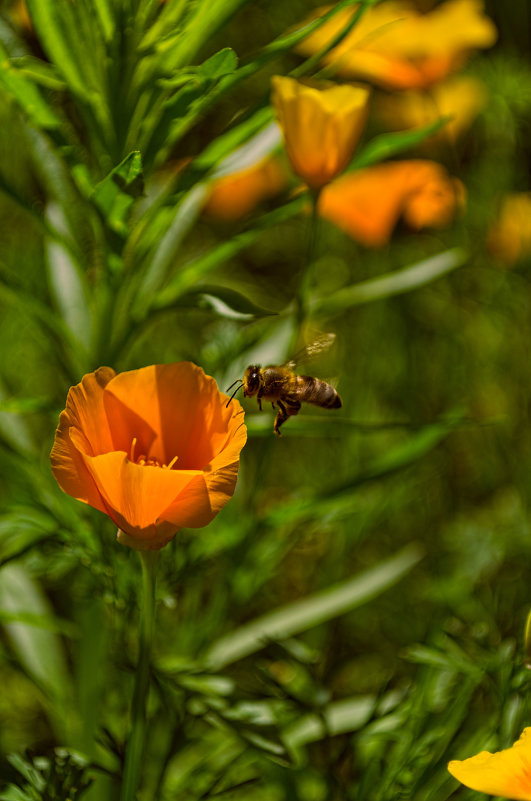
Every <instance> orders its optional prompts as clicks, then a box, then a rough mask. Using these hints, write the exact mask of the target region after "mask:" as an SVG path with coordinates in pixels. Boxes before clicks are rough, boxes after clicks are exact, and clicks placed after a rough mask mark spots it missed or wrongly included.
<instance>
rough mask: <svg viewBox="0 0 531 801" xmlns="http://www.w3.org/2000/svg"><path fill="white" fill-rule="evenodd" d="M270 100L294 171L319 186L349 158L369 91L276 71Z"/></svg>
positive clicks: (365, 107) (344, 165) (342, 166)
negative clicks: (304, 80)
mask: <svg viewBox="0 0 531 801" xmlns="http://www.w3.org/2000/svg"><path fill="white" fill-rule="evenodd" d="M272 86H273V91H272V96H271V100H272V103H273V106H274V108H275V111H276V114H277V117H278V121H279V124H280V127H281V129H282V134H283V136H284V143H285V147H286V152H287V154H288V158H289V160H290V162H291V166H292V167H293V170H294V172H295V173H296V174H297V175H298V176H299V177H300V178H302V180H303V181H304V182H305V183H306V184H308V186H309V187H311V188H312V189H321V188H322V187H323V186H324V185H325V184H327V183H329V182H330V181H331V180H332V179H333V178H335V177H336V176H337V175H339V174H340V173H341V172H342V171H343V170H344V169H345V167H346V166H347V165H348V163H349V161H350V160H351V158H352V155H353V153H354V150H355V148H356V145H357V144H358V141H359V139H360V136H361V133H362V131H363V128H364V126H365V121H366V119H367V112H368V103H369V95H370V92H369V90H368V89H366V88H364V87H359V86H335V85H333V84H315V85H313V84H312V85H309V84H306V83H302V82H300V81H297V80H295V79H293V78H286V77H281V76H279V75H276V76H274V77H273V79H272Z"/></svg>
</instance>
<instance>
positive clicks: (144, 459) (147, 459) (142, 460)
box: [129, 437, 179, 470]
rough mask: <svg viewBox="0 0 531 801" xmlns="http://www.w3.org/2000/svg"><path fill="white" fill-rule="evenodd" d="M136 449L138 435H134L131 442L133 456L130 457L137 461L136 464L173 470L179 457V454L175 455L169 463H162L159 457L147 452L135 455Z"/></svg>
mask: <svg viewBox="0 0 531 801" xmlns="http://www.w3.org/2000/svg"><path fill="white" fill-rule="evenodd" d="M135 450H136V437H133V441H132V442H131V456H130V457H129V458H130V460H131V461H132V462H135V464H141V465H147V466H148V467H162V468H163V469H164V470H171V469H172V467H173V465H174V464H175V462H176V461H177V459H178V458H179V457H178V456H174V457H173V459H172V460H171V462H170V463H169V464H161V463H160V462H159V460H158V459H154V458H153V457H152V456H147V455H146V454H145V453H141V454H140V455H139V456H135Z"/></svg>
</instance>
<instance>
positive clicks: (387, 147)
mask: <svg viewBox="0 0 531 801" xmlns="http://www.w3.org/2000/svg"><path fill="white" fill-rule="evenodd" d="M451 119H452V118H451V117H450V116H446V117H441V118H440V119H438V120H436V121H435V122H430V124H429V125H425V126H423V127H422V128H414V129H412V130H409V131H399V132H398V133H385V134H380V136H375V137H374V139H371V141H370V142H368V143H367V145H365V147H364V148H363V149H362V150H361V151H360V152H359V153H357V154H356V155H355V157H354V159H353V160H352V162H351V163H350V164H349V166H348V167H347V170H346V171H347V172H349V171H350V170H359V169H361V168H362V167H369V166H370V165H371V164H376V163H377V162H379V161H384V159H388V158H391V157H392V156H396V155H398V154H399V153H403V152H404V151H405V150H411V149H413V148H415V147H417V145H420V144H421V143H422V142H424V140H425V139H429V137H430V136H433V134H435V133H437V131H440V129H441V128H443V127H444V126H445V125H446V123H447V122H448V121H449V120H451Z"/></svg>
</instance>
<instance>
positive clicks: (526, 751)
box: [448, 728, 531, 801]
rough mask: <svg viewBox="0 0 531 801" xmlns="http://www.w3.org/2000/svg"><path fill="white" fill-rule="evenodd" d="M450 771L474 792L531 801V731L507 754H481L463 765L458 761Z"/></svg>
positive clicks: (452, 763) (451, 764)
mask: <svg viewBox="0 0 531 801" xmlns="http://www.w3.org/2000/svg"><path fill="white" fill-rule="evenodd" d="M448 770H449V771H450V773H451V774H452V776H455V778H456V779H457V780H458V781H460V782H462V783H463V784H464V785H466V786H467V787H470V788H471V789H472V790H479V792H481V793H489V794H490V795H499V796H502V797H503V798H510V799H513V801H531V728H527V729H524V731H523V732H522V734H521V735H520V739H519V740H517V742H516V743H514V744H513V745H512V746H511V747H510V748H506V749H505V751H497V752H496V753H495V754H491V753H490V752H489V751H481V753H479V754H476V756H473V757H470V759H464V760H463V761H460V760H454V761H453V762H450V763H449V764H448Z"/></svg>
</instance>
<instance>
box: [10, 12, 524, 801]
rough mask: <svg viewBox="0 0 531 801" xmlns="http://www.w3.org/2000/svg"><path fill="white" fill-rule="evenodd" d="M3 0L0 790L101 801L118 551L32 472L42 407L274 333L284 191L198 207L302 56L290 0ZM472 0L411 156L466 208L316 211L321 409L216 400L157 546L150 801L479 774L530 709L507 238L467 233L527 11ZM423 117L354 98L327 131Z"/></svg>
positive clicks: (294, 241)
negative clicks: (247, 203) (479, 97)
mask: <svg viewBox="0 0 531 801" xmlns="http://www.w3.org/2000/svg"><path fill="white" fill-rule="evenodd" d="M338 5H348V3H345V2H343V3H341V4H338ZM28 6H29V9H30V13H31V15H32V17H33V22H34V28H33V30H27V29H24V28H22V27H20V25H17V24H16V23H15V24H14V23H13V16H12V11H13V8H12V5H11V3H9V2H4V3H3V4H2V7H1V10H2V16H1V17H0V50H1V51H2V52H1V54H0V62H1V64H0V121H1V122H0V190H1V191H0V228H1V238H0V310H1V316H0V342H1V354H2V358H1V364H0V482H1V483H0V505H1V516H0V624H1V634H0V684H1V687H2V692H1V694H0V779H1V780H2V782H3V783H4V784H5V785H6V789H4V790H3V792H2V791H1V790H0V798H5V799H12V801H13V800H14V801H16V800H17V799H18V801H21V800H23V799H52V798H57V799H64V800H65V801H66V799H67V798H70V799H74V798H77V797H79V795H76V793H78V794H80V793H81V792H84V783H86V784H88V783H89V781H90V780H91V779H92V780H93V783H92V785H91V786H90V787H89V789H88V790H87V791H86V793H85V795H84V796H83V797H84V798H87V799H91V800H92V801H95V800H96V799H98V800H101V801H107V799H108V800H109V801H110V799H115V798H117V797H118V793H119V790H118V788H119V785H120V771H121V764H122V760H123V753H124V745H125V736H126V732H127V716H128V709H129V699H130V695H131V689H132V677H133V672H134V666H135V660H136V647H137V639H136V638H137V635H136V632H137V621H138V594H139V575H140V566H139V563H138V558H137V556H136V554H135V553H134V552H132V551H130V550H129V549H126V548H123V547H121V546H119V545H117V544H116V543H115V539H114V537H115V532H114V530H113V525H112V523H111V522H110V521H109V520H107V519H106V518H104V517H103V516H102V515H100V514H99V513H97V512H94V511H93V510H91V509H88V508H85V507H84V506H83V505H82V504H78V503H76V502H75V501H73V500H71V499H70V498H68V497H66V496H65V495H63V494H62V493H61V491H60V490H59V488H58V487H57V486H56V485H55V482H54V480H53V478H52V476H51V474H50V471H49V464H48V454H49V450H50V447H51V443H52V440H53V433H54V430H55V426H56V422H57V417H58V413H59V411H60V410H61V409H62V408H63V407H64V401H65V397H66V393H67V391H68V388H69V386H71V385H72V384H74V383H77V382H78V381H79V380H80V378H81V376H82V375H83V373H85V372H88V371H90V370H93V369H95V368H96V367H98V366H100V365H101V364H110V365H112V366H113V367H114V368H115V369H117V370H127V369H132V368H135V367H139V366H143V365H146V364H150V363H162V362H171V361H178V360H182V359H190V360H192V361H194V362H196V363H197V364H200V365H201V366H202V367H204V369H205V371H206V372H207V373H209V374H211V375H213V376H214V377H215V378H216V380H217V381H218V384H219V385H220V387H221V388H224V387H225V386H227V385H228V384H230V383H231V382H232V381H234V379H235V378H237V377H238V376H241V375H242V372H243V369H244V368H245V366H246V365H247V364H249V363H250V362H256V361H259V362H262V363H280V362H282V361H284V360H285V358H286V356H287V347H288V343H289V342H290V341H291V340H292V339H293V305H292V304H293V298H294V295H295V294H296V292H297V287H298V285H299V281H300V277H301V274H302V271H303V270H304V269H306V265H305V258H306V248H305V245H304V243H305V241H306V239H307V236H308V227H309V218H308V217H307V216H306V215H304V214H301V213H300V208H301V204H302V202H303V201H301V199H297V198H296V199H291V198H290V196H289V195H288V194H286V196H284V197H282V198H280V199H279V200H275V201H271V202H269V203H268V204H266V206H265V207H264V206H262V207H261V208H260V209H259V210H257V211H256V212H255V213H254V214H253V215H252V216H251V217H249V218H247V219H245V220H244V221H242V222H241V223H234V224H228V223H225V224H221V223H213V222H212V221H209V220H208V219H206V218H204V217H202V216H201V208H202V205H203V202H204V198H205V193H206V191H207V190H206V186H207V183H208V181H209V180H210V179H211V176H212V175H213V174H214V173H215V170H216V169H217V168H218V167H219V165H220V164H221V163H222V162H223V159H224V158H225V157H226V156H228V155H229V154H230V153H231V152H232V151H234V149H235V148H236V147H237V146H238V145H240V144H242V143H245V142H247V141H249V140H252V137H253V136H255V135H256V134H257V133H258V132H259V131H260V130H261V129H262V128H263V127H264V126H265V125H266V123H268V122H269V121H270V120H271V119H272V113H271V110H270V108H269V105H268V92H269V78H270V76H271V75H272V74H277V73H280V74H288V73H289V72H290V71H292V70H294V71H296V74H314V73H315V72H316V71H317V65H316V63H314V62H312V61H310V62H309V63H308V62H304V63H303V62H302V60H301V59H300V58H298V57H297V56H295V55H293V50H292V44H293V35H292V34H286V31H288V30H289V29H290V28H291V26H293V25H294V24H295V23H296V22H298V21H299V20H300V19H302V18H303V17H304V16H305V15H306V14H307V13H308V12H309V10H311V8H312V7H314V6H315V4H313V3H310V2H306V0H296V1H295V0H294V1H293V2H290V3H289V4H288V3H285V2H280V1H279V0H273V1H272V2H256V0H255V1H254V2H253V0H251V1H250V2H245V0H223V2H221V0H209V2H205V0H196V2H193V3H192V2H190V3H180V2H178V0H173V2H171V0H170V2H168V3H167V5H166V6H164V10H163V11H162V12H161V11H160V9H159V7H158V3H155V2H151V1H150V0H137V1H136V2H134V1H133V0H94V2H93V3H89V2H88V1H87V2H84V1H83V0H78V2H76V3H70V2H67V0H28ZM487 6H488V8H487V10H488V13H489V14H490V16H491V17H492V18H493V19H494V21H495V22H496V25H497V26H498V29H499V32H500V39H499V41H498V43H497V45H496V46H495V47H494V48H493V49H492V50H491V51H490V52H487V53H484V54H481V55H477V56H476V57H475V58H474V59H472V60H471V62H470V65H469V66H468V68H467V71H468V72H470V73H471V74H475V75H478V76H480V77H481V78H482V79H483V80H484V81H485V83H486V85H487V87H488V91H489V102H488V105H487V107H486V109H485V110H484V112H483V114H482V115H481V117H480V119H478V121H477V122H476V124H475V125H474V127H473V128H472V129H471V131H470V132H469V133H467V134H466V135H465V136H464V137H463V139H462V140H460V141H459V142H458V144H457V146H456V149H455V151H451V150H449V149H448V148H447V147H444V146H441V148H440V152H439V153H438V154H437V157H438V160H439V161H441V162H443V163H446V164H447V166H448V168H449V170H450V171H451V172H452V174H454V175H457V176H458V177H460V178H461V179H462V180H463V181H464V183H465V185H466V187H467V192H468V200H467V208H466V212H465V214H464V216H463V217H462V218H461V219H460V220H458V221H457V222H455V223H454V225H453V226H452V227H451V228H449V229H447V230H445V231H442V232H436V233H434V232H423V233H418V234H414V233H412V232H411V231H408V230H407V229H406V228H405V227H403V228H399V229H398V230H397V231H396V232H395V235H394V237H393V239H392V241H391V242H390V244H389V245H388V246H386V247H385V248H383V249H381V250H375V251H368V250H366V249H364V248H362V247H361V246H358V245H356V244H355V243H354V242H353V241H352V240H350V239H349V238H348V237H347V236H346V235H344V234H343V233H341V232H340V231H339V230H337V229H335V228H334V227H333V226H332V225H329V224H328V223H325V222H322V223H321V224H320V229H319V243H318V250H317V256H316V259H315V262H314V264H313V265H312V267H311V270H312V273H311V281H312V296H311V309H312V319H311V321H310V323H311V326H313V327H315V329H316V330H320V331H326V332H328V331H333V332H334V333H335V334H336V342H337V344H336V346H335V347H334V350H333V351H332V352H331V353H329V354H327V355H326V356H325V357H323V358H322V360H321V362H319V363H318V365H316V366H315V367H313V368H312V369H313V370H314V371H315V373H316V374H318V375H320V376H322V377H324V378H328V379H331V380H332V379H333V380H334V382H335V383H337V387H338V389H339V391H340V392H341V395H342V398H343V409H342V410H341V412H340V413H337V414H336V413H334V414H333V415H332V414H331V413H326V412H322V413H321V410H315V409H313V408H311V409H304V411H303V412H302V413H301V415H300V416H299V417H297V418H296V419H293V420H290V421H289V422H288V423H287V424H286V426H285V429H284V430H285V435H284V436H283V437H282V439H277V438H275V437H274V436H273V434H272V415H271V413H270V412H269V411H265V410H264V412H263V413H262V414H261V415H259V414H258V412H257V409H256V406H255V404H254V402H245V407H246V410H247V414H246V420H247V423H248V427H249V432H250V438H249V442H248V444H247V446H246V448H245V449H244V452H243V455H242V465H241V469H240V478H239V482H238V487H237V492H236V495H235V497H234V499H233V500H232V501H231V503H230V504H228V506H227V507H226V508H225V509H224V511H223V512H222V513H221V514H220V515H219V516H218V518H216V520H215V521H214V522H213V523H212V524H211V525H210V526H208V527H207V528H206V529H204V530H200V531H198V532H188V531H182V532H180V533H179V535H178V536H177V537H176V538H175V540H174V541H173V542H172V543H171V544H170V545H169V546H167V547H166V548H165V549H164V550H163V552H162V554H161V560H160V568H159V580H158V582H159V583H158V590H157V598H158V606H157V635H156V647H155V653H154V658H153V665H152V692H151V696H150V704H149V717H150V728H149V736H148V747H147V754H146V758H145V762H144V789H143V791H142V794H141V798H142V799H145V800H146V801H147V800H148V799H155V798H156V799H158V801H181V799H182V801H185V800H186V801H199V799H212V798H216V797H220V798H234V799H238V798H245V799H246V801H284V799H285V800H286V801H295V800H297V799H301V801H302V800H303V799H304V801H328V799H330V800H332V799H334V800H336V799H337V800H339V799H341V800H343V799H352V800H354V799H371V801H372V800H373V799H374V801H380V800H381V801H384V800H387V799H389V800H390V799H399V798H404V799H405V798H407V799H418V800H419V801H422V800H423V799H426V800H427V799H430V801H443V800H444V799H447V798H449V797H451V796H452V797H455V798H461V799H466V798H472V797H474V796H475V797H477V794H474V793H472V792H471V791H468V790H466V789H464V788H457V783H456V782H455V781H454V780H453V779H452V778H451V777H450V776H449V775H448V773H447V771H446V763H447V761H448V759H450V758H460V757H465V756H469V755H471V754H473V753H476V752H477V751H478V750H480V749H482V748H484V747H487V748H491V749H495V748H498V747H505V746H507V745H509V744H510V743H511V742H512V741H513V739H515V738H516V737H517V736H518V735H519V733H520V731H521V730H522V728H523V727H524V726H525V725H528V724H529V723H530V722H531V720H530V713H529V707H528V700H527V699H528V673H527V671H526V669H525V668H524V666H523V662H524V652H523V628H524V623H525V619H526V615H527V611H528V608H529V601H530V593H529V585H528V576H529V572H530V570H529V564H530V560H531V539H530V536H529V535H530V532H529V519H528V506H529V501H530V489H531V487H530V469H531V461H530V453H531V449H530V444H531V443H530V433H531V431H530V426H529V398H530V394H531V373H530V371H529V369H528V362H529V342H530V341H531V286H530V273H529V267H530V262H529V257H527V258H523V259H522V260H520V261H519V262H518V264H517V265H515V266H514V267H513V268H512V269H510V270H509V269H506V268H505V267H504V266H503V265H501V264H500V263H498V262H496V261H495V260H494V259H493V258H492V256H491V255H489V253H488V251H487V247H486V236H487V230H488V228H489V225H490V224H491V223H492V221H493V220H494V219H495V217H496V214H497V211H498V208H499V203H500V199H501V197H502V195H503V194H504V193H505V192H507V191H511V190H526V189H528V188H529V187H528V185H527V181H528V176H529V168H530V163H529V155H530V154H529V141H530V136H529V134H530V116H531V90H530V89H529V87H530V85H531V67H530V66H529V63H528V60H527V56H528V52H529V24H528V23H529V17H530V13H529V7H528V5H527V3H526V2H525V1H524V0H520V2H513V3H511V4H501V3H498V4H497V3H495V2H494V0H491V2H490V3H487ZM271 42H274V44H271ZM226 48H232V50H227V49H226ZM220 51H221V52H220ZM216 53H218V55H217V56H215V55H214V54H216ZM234 53H236V54H237V55H238V59H239V61H238V62H237V61H236V58H235V56H234ZM208 59H210V61H208ZM191 65H193V66H191ZM198 65H199V66H198ZM201 65H202V66H201ZM377 136H380V137H384V139H383V140H376V139H375V137H377ZM423 138H424V134H423V135H422V136H421V137H419V136H416V135H414V134H412V135H408V136H406V137H404V136H403V135H400V134H399V135H392V134H387V133H386V132H385V131H382V130H381V129H378V128H377V125H376V123H375V122H372V121H371V122H370V123H369V126H368V129H367V132H366V134H365V136H364V140H363V142H362V145H361V147H360V150H359V151H358V155H357V158H359V160H360V161H359V163H362V162H363V158H364V156H365V157H366V158H367V159H368V158H369V157H371V152H372V153H373V155H374V154H376V155H375V156H374V157H375V158H376V160H378V159H379V158H383V157H384V156H387V154H388V153H390V155H393V153H394V152H396V156H397V157H402V156H403V157H414V156H418V155H419V153H420V154H422V152H423V151H422V149H420V150H419V149H418V148H422V142H421V140H422V139H423ZM253 141H254V140H253ZM375 141H379V143H380V145H382V148H381V150H379V149H376V150H374V149H373V150H372V151H371V147H373V144H374V142H375ZM419 142H420V144H419ZM371 143H372V144H371ZM189 157H193V159H194V160H193V161H192V162H191V164H188V166H187V167H186V169H184V170H181V171H179V170H178V169H177V167H178V165H179V163H180V160H181V159H184V158H189ZM438 254H442V255H440V256H439V258H437V259H435V260H433V257H436V256H438ZM417 264H419V265H421V267H420V268H419V270H417V271H416V272H414V273H413V274H411V275H413V276H416V277H414V278H412V281H411V282H412V285H411V286H410V287H409V291H401V292H398V289H397V287H398V283H397V276H398V277H399V276H400V275H401V273H400V272H399V271H400V270H402V269H404V268H408V267H410V266H411V265H417ZM408 275H409V274H408ZM380 276H389V280H388V281H384V282H383V283H380V284H376V285H372V284H369V285H368V286H367V284H365V283H364V282H371V281H372V280H373V279H375V278H377V277H380ZM26 749H29V750H28V751H26ZM57 749H68V751H64V750H63V751H61V750H57ZM70 752H72V753H74V756H72V755H69V754H70ZM12 753H18V754H19V756H18V757H17V758H15V759H14V760H13V759H11V760H10V761H9V760H8V759H7V755H8V754H12ZM80 755H81V756H80ZM39 757H40V761H39ZM43 758H44V761H42V760H43ZM32 760H33V761H32ZM2 782H0V787H2ZM8 784H10V789H7V785H8ZM76 787H77V790H75V789H73V788H76ZM17 788H18V789H17ZM53 788H55V789H53ZM53 792H55V793H56V794H55V795H53Z"/></svg>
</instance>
